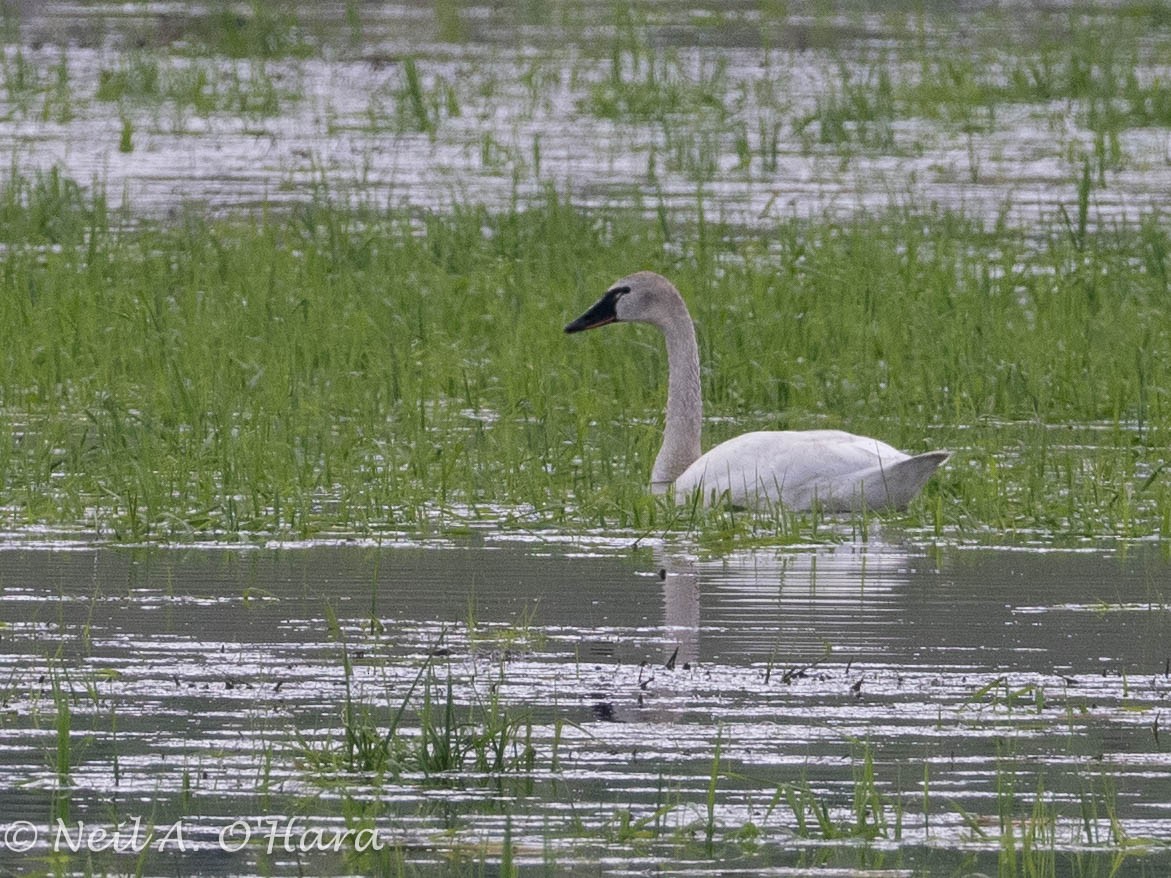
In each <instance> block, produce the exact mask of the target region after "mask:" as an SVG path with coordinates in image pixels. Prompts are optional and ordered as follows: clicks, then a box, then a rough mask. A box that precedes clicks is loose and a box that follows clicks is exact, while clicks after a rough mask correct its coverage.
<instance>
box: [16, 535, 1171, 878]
mask: <svg viewBox="0 0 1171 878" xmlns="http://www.w3.org/2000/svg"><path fill="white" fill-rule="evenodd" d="M1168 572H1169V565H1168V561H1167V559H1166V558H1165V556H1164V554H1163V553H1161V552H1159V551H1157V550H1155V549H1148V548H1146V547H1142V546H1139V547H1134V548H1132V549H1128V550H1126V551H1125V552H1100V551H1093V550H1086V551H1068V552H1067V551H1061V552H1038V551H1009V550H1000V549H965V548H956V547H947V548H931V547H925V546H917V545H908V546H902V545H891V544H884V543H882V542H881V541H872V542H870V543H867V544H854V545H849V546H839V547H836V548H827V547H821V548H809V549H788V550H783V551H778V550H775V549H769V550H757V551H742V552H737V553H735V554H733V555H731V556H728V557H724V558H719V559H713V560H700V559H697V558H695V557H691V556H688V555H687V554H686V553H685V552H683V551H681V550H680V551H679V552H672V551H671V550H669V549H663V548H659V549H633V550H602V549H598V548H597V547H590V546H586V545H577V546H575V545H572V544H569V545H560V546H548V545H541V544H515V543H494V542H492V541H491V540H489V541H488V542H487V543H479V544H467V545H448V546H436V547H410V546H399V547H388V548H381V549H379V548H376V547H368V546H367V547H361V546H354V547H346V546H332V547H309V548H305V549H280V550H260V549H258V550H253V551H237V550H217V549H194V550H179V549H155V548H152V549H141V550H136V549H107V548H63V549H57V550H42V549H35V548H16V549H10V550H7V551H4V552H0V589H2V591H0V595H2V598H0V680H2V681H3V683H2V688H0V696H2V701H0V704H2V708H0V788H2V789H4V790H5V795H4V796H3V798H2V799H0V825H3V826H5V827H6V828H5V832H9V831H13V830H12V827H19V828H20V829H21V831H23V832H24V833H25V836H20V835H18V836H15V837H9V838H8V840H9V843H10V847H11V846H13V844H14V843H15V844H16V845H17V846H18V845H19V844H22V843H23V841H24V840H25V838H26V836H27V837H28V838H31V839H32V841H33V842H34V844H33V846H32V850H31V851H29V852H28V853H21V854H17V853H15V852H14V851H12V850H10V849H5V850H0V863H3V864H5V865H4V866H3V868H8V869H21V870H25V869H29V870H31V871H32V872H36V871H39V870H40V869H41V868H43V863H44V862H45V861H44V860H43V859H42V858H43V857H44V856H45V855H46V854H47V853H48V852H49V850H50V849H54V850H57V851H58V852H61V853H67V852H68V845H69V843H70V839H72V843H73V844H74V846H78V838H79V837H81V836H79V833H80V832H81V831H82V830H81V829H80V828H79V827H81V826H82V824H84V826H85V827H86V828H87V829H86V831H92V830H93V829H94V827H104V828H105V829H106V830H107V831H109V832H112V831H113V830H114V828H115V827H116V826H117V825H118V824H119V823H120V822H121V823H122V824H123V838H124V840H125V841H126V843H127V844H128V845H132V844H133V841H132V840H131V839H130V838H129V836H130V833H131V827H132V825H133V824H132V822H131V821H133V820H134V818H136V817H139V818H141V820H142V821H143V824H144V825H146V824H148V823H151V822H152V821H153V825H154V827H155V831H156V833H157V835H156V837H155V838H154V839H153V840H152V842H151V845H148V846H147V848H146V854H145V856H144V859H143V862H144V863H145V869H144V874H148V875H164V874H190V873H191V872H195V871H198V872H200V873H202V874H294V873H297V872H298V871H310V872H320V873H322V874H334V873H349V872H354V871H356V872H359V873H369V872H370V871H373V870H374V866H372V861H371V860H370V859H368V858H369V857H371V856H373V855H372V854H371V853H370V852H369V850H368V848H362V847H361V845H360V844H359V845H358V848H359V853H358V854H355V853H354V846H353V845H351V846H350V847H349V850H350V853H349V855H348V859H347V855H346V854H344V853H334V852H332V851H327V852H324V853H323V852H321V850H320V849H319V848H320V847H321V846H322V844H323V842H322V841H321V838H322V834H323V833H326V832H327V831H328V832H341V831H343V830H344V829H345V828H346V827H350V828H351V830H354V829H356V828H359V827H361V826H368V827H369V828H370V829H371V831H373V832H376V833H378V837H380V838H381V839H383V841H384V842H385V843H386V844H387V845H388V846H389V847H391V848H396V849H397V852H396V853H395V854H394V857H401V858H402V859H403V860H405V862H406V863H407V864H408V865H409V866H411V867H415V868H418V869H420V870H422V871H424V872H430V871H436V872H446V871H449V870H457V871H458V869H457V867H458V868H463V869H467V870H470V871H475V870H476V869H478V868H481V867H482V866H486V868H488V870H489V871H490V872H491V871H492V870H494V869H496V868H497V866H496V865H495V864H499V863H500V862H501V851H502V845H503V844H504V841H505V838H506V833H507V834H508V837H510V839H511V842H512V845H513V846H514V849H515V854H514V862H515V863H517V864H520V865H522V866H524V867H526V868H531V870H532V871H534V872H535V871H536V870H537V869H541V870H552V871H554V872H556V873H559V874H560V873H565V872H570V873H572V872H580V873H589V874H628V873H629V872H631V871H634V872H638V871H642V870H645V869H651V868H658V867H659V864H662V865H661V867H662V871H663V872H664V873H667V874H674V873H676V872H680V871H688V873H689V874H710V873H714V872H715V871H719V870H720V869H721V868H726V867H728V866H731V865H736V866H737V867H738V868H744V869H746V870H748V871H750V872H760V871H761V870H766V869H769V870H774V871H773V872H772V873H773V874H797V872H793V871H790V870H799V869H804V868H812V867H814V866H819V865H820V866H823V867H830V866H833V867H837V868H840V869H841V870H842V871H840V872H834V873H832V874H844V875H878V874H881V875H903V874H913V873H914V871H915V870H917V869H919V870H924V869H926V870H928V871H929V873H930V874H950V873H951V872H952V870H956V874H969V873H972V872H976V871H984V872H986V873H989V874H995V873H996V870H997V864H998V856H999V855H998V851H999V849H1000V844H1001V839H1002V837H1003V835H1004V831H1005V829H1004V827H1005V824H1003V823H1001V822H1000V820H1001V818H1000V815H1001V814H1002V813H1006V814H1009V815H1010V816H1011V820H1014V821H1016V823H1009V824H1008V826H1010V827H1014V826H1015V827H1016V831H1017V832H1018V833H1021V834H1023V833H1024V832H1025V829H1026V828H1027V827H1028V826H1030V825H1032V826H1034V827H1044V828H1045V831H1046V832H1048V833H1049V834H1048V835H1044V836H1043V838H1042V840H1041V841H1038V840H1036V839H1034V843H1035V844H1036V845H1037V846H1038V847H1044V848H1046V849H1047V850H1049V851H1051V852H1053V853H1051V855H1052V856H1054V857H1056V860H1057V862H1058V864H1059V865H1058V871H1057V872H1056V874H1067V871H1066V870H1067V869H1072V868H1073V866H1074V865H1075V861H1079V862H1081V863H1082V866H1083V867H1085V868H1091V867H1095V868H1097V867H1101V868H1103V869H1104V870H1105V871H1101V872H1096V871H1084V872H1081V873H1078V874H1107V872H1108V871H1109V870H1108V869H1106V864H1107V863H1111V862H1113V858H1114V857H1115V856H1118V855H1119V851H1120V850H1122V849H1123V842H1124V840H1125V843H1126V844H1128V845H1130V846H1129V847H1127V848H1126V850H1127V851H1128V856H1126V857H1125V858H1123V859H1122V865H1121V867H1120V870H1119V871H1118V872H1117V873H1113V874H1118V875H1163V874H1166V872H1167V870H1168V869H1171V850H1169V848H1168V840H1169V839H1171V733H1168V732H1167V731H1166V724H1167V715H1168V712H1169V711H1168V698H1169V696H1171V677H1169V676H1168V663H1169V661H1171V648H1169V647H1168V644H1171V610H1169V608H1168V603H1167V601H1168V594H1167V585H1168V582H1169V581H1171V580H1169V578H1168ZM331 617H336V625H335V623H334V622H332V621H331ZM342 641H344V643H345V649H346V652H347V654H348V656H349V660H350V661H351V662H352V665H353V673H352V677H351V678H350V684H349V686H348V687H347V685H346V674H345V664H344V660H343V647H342ZM672 659H673V661H672ZM429 662H430V663H431V666H432V667H433V668H434V669H435V671H436V677H435V680H436V689H435V691H434V692H433V693H432V694H433V695H435V696H436V697H437V698H439V697H440V696H442V695H443V691H444V689H445V687H446V685H447V681H448V680H450V681H451V686H452V698H453V701H454V702H455V703H456V704H457V705H458V710H459V711H460V715H461V716H463V715H464V714H463V712H464V711H470V710H471V709H472V708H471V707H470V706H471V705H478V706H480V707H484V706H485V705H488V704H495V705H496V707H497V708H498V709H499V710H501V711H506V712H507V711H511V712H512V715H515V716H518V717H522V718H523V721H522V726H521V727H523V728H525V729H527V731H526V732H525V736H524V740H525V741H527V742H528V745H529V746H531V748H532V751H531V752H532V757H531V760H530V761H529V762H528V763H526V764H525V765H523V766H519V767H518V766H517V765H512V766H511V767H509V768H505V769H503V770H498V771H483V770H477V769H476V768H475V766H474V765H472V764H471V763H468V764H467V765H465V768H464V770H463V771H458V772H450V773H446V774H444V773H439V774H431V775H429V776H427V775H425V774H424V773H423V772H421V771H419V770H418V769H417V768H413V767H410V766H408V767H406V768H405V769H404V770H403V771H401V772H398V773H395V772H388V773H386V774H383V775H381V776H380V775H378V774H377V773H368V772H367V773H364V772H361V771H349V770H347V769H346V768H345V767H344V766H339V765H335V766H334V767H333V768H331V769H323V768H322V767H321V765H320V763H318V764H315V763H314V760H313V758H312V754H314V753H317V754H319V755H320V754H323V753H326V752H332V753H337V752H340V751H339V750H338V749H337V748H338V747H339V745H340V742H341V741H342V740H343V737H344V736H343V729H344V724H343V715H344V711H345V705H346V703H347V691H348V692H349V703H350V705H351V709H353V710H357V711H358V713H359V714H360V715H362V716H367V715H368V717H369V719H370V721H371V722H372V723H373V724H374V726H376V727H377V728H378V729H380V730H385V729H386V728H387V727H388V725H389V723H390V721H391V716H392V715H393V713H394V712H395V711H396V710H397V708H398V706H399V705H400V704H402V703H403V702H404V701H407V702H409V707H408V710H407V712H406V716H407V719H406V720H404V724H403V734H404V736H405V737H406V738H407V739H414V738H416V737H417V735H418V734H419V723H420V720H419V711H420V710H421V709H422V688H421V687H420V686H419V683H418V678H419V674H420V670H421V669H423V668H424V667H425V666H427V665H428V663H429ZM668 665H670V667H668ZM412 685H414V686H415V688H414V689H413V690H412ZM494 699H495V700H494ZM63 702H67V703H68V716H69V722H68V738H69V745H70V746H69V752H68V756H67V758H66V757H62V756H59V755H58V746H59V741H60V734H61V733H60V731H59V727H58V720H59V719H60V717H61V716H62V715H63V713H62V708H61V704H62V703H63ZM522 749H523V748H522ZM867 751H868V752H869V753H870V755H871V758H872V760H873V766H874V768H873V774H874V782H873V784H872V786H871V787H869V788H868V789H872V790H873V791H874V793H875V796H876V798H874V799H873V800H872V805H871V809H870V811H869V813H870V815H871V817H874V816H875V815H876V814H881V815H882V816H883V817H884V818H885V821H886V823H885V824H884V825H883V829H882V831H874V832H871V835H874V836H875V837H874V838H872V839H871V840H870V841H869V842H866V843H864V842H863V841H862V840H860V839H859V838H841V839H827V838H824V837H823V835H824V833H819V832H817V831H810V830H809V828H808V826H807V828H806V831H805V833H804V834H803V833H802V832H801V824H800V822H799V821H798V820H797V819H796V817H795V814H794V811H793V809H792V807H791V806H790V805H789V804H787V800H786V799H785V798H784V796H783V795H782V797H781V798H780V799H779V801H777V802H774V795H775V794H776V793H777V791H778V789H779V788H781V789H783V788H788V789H789V791H790V794H795V791H802V790H806V789H807V790H808V795H809V796H810V797H812V799H813V800H814V801H816V802H817V803H819V805H824V806H825V807H826V808H827V809H828V811H827V812H826V813H827V814H829V815H831V816H832V818H833V819H834V820H835V821H836V823H838V824H841V825H849V824H851V823H852V821H853V820H854V816H853V811H852V808H853V801H854V796H855V795H856V793H857V791H858V789H859V786H858V784H859V780H858V779H859V775H860V772H862V770H863V766H864V764H865V758H866V752H867ZM509 752H516V751H515V750H510V751H509ZM717 756H718V762H717V766H716V775H717V782H716V784H715V788H714V789H715V793H714V798H713V799H712V800H711V801H712V802H713V806H712V811H711V812H710V817H711V820H710V826H711V835H712V848H711V850H710V852H709V850H708V849H707V847H706V834H707V831H708V828H707V827H708V826H709V812H708V801H709V799H708V796H709V789H710V785H711V777H712V768H713V760H714V759H717ZM925 779H926V790H925V789H924V786H925V783H924V781H925ZM65 790H67V794H66V795H60V793H61V792H62V791H65ZM55 792H56V798H55ZM55 801H56V805H55V804H54V803H55ZM770 803H772V804H773V805H774V807H772V808H770ZM55 807H56V808H57V809H58V810H56V811H55V810H54V808H55ZM1037 809H1040V810H1037ZM66 811H67V819H66V822H65V823H63V824H62V825H61V826H58V825H57V824H56V823H55V821H54V820H53V819H52V818H53V816H54V815H55V814H57V815H63V814H65V812H66ZM811 813H812V812H811ZM1036 814H1041V815H1042V816H1044V817H1045V819H1044V820H1034V822H1033V823H1032V824H1030V823H1029V820H1030V818H1031V817H1034V818H1035V817H1036ZM896 815H897V820H898V826H897V830H896ZM1046 815H1048V816H1046ZM293 816H296V818H297V822H295V823H294V824H291V825H290V824H289V823H288V820H289V819H291V817H293ZM363 820H365V821H366V822H363ZM807 820H808V823H810V824H812V823H814V821H813V817H812V816H809V817H807ZM21 821H28V823H27V824H24V823H21ZM239 821H244V824H246V826H245V825H244V824H241V823H239ZM749 825H750V826H752V827H755V828H754V829H749V830H746V829H745V827H746V826H749ZM1112 826H1113V828H1112ZM167 831H169V832H170V833H171V835H170V837H169V840H163V835H164V833H165V832H167ZM62 832H65V833H66V834H65V835H62ZM70 832H72V835H70V834H69V833H70ZM221 833H225V835H223V836H221ZM282 833H284V834H282ZM307 833H308V835H307ZM314 833H316V834H314ZM1112 833H1113V835H1112ZM176 835H178V836H181V838H178V839H177V838H176ZM245 836H247V838H245ZM86 838H90V837H88V836H86ZM143 838H145V830H143V831H142V834H141V835H140V836H139V839H140V844H141V839H143ZM307 839H308V840H307ZM245 841H247V844H245V843H244V842H245ZM1019 841H1020V840H1019V838H1018V844H1019ZM1042 841H1043V842H1044V843H1042ZM286 844H287V845H289V847H291V850H286V849H285V848H284V847H282V846H283V845H286ZM87 845H89V846H90V847H91V848H92V847H95V846H100V845H99V843H98V842H94V841H92V838H90V840H88V841H84V842H82V843H81V844H80V847H81V849H82V852H81V853H80V854H75V855H73V856H72V858H70V859H68V860H66V861H65V864H64V865H63V866H62V867H61V869H60V871H62V872H63V873H74V872H79V871H81V870H82V868H83V864H84V862H85V853H86V846H87ZM160 845H161V846H162V849H161V850H160ZM168 845H169V846H168ZM315 845H316V846H315ZM237 846H240V847H242V849H241V850H238V851H237V850H235V848H236V847H237ZM89 853H90V854H91V855H92V856H94V857H96V858H97V859H96V861H97V862H98V863H99V864H103V868H110V869H113V870H115V871H116V870H117V869H119V868H129V866H128V865H127V864H129V863H133V862H135V859H134V856H133V855H132V854H131V853H124V854H114V853H110V852H95V851H94V850H90V851H89ZM363 857H366V858H367V859H363ZM1078 858H1080V860H1079V859H1078ZM37 863H41V864H42V866H38V865H37ZM721 863H722V864H723V866H720V864H721ZM477 864H479V865H477ZM1095 864H1097V866H1095ZM937 870H946V871H945V872H940V871H937ZM1069 873H1070V874H1073V872H1069ZM800 874H805V873H804V872H801V873H800ZM819 874H821V873H819Z"/></svg>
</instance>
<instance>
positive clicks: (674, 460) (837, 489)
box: [565, 271, 950, 512]
mask: <svg viewBox="0 0 1171 878" xmlns="http://www.w3.org/2000/svg"><path fill="white" fill-rule="evenodd" d="M620 320H621V321H633V322H640V323H650V324H652V325H654V326H657V327H659V329H661V330H662V331H663V335H664V336H665V338H666V341H667V373H668V379H667V417H666V428H665V430H664V433H663V447H662V448H661V449H660V450H659V456H658V457H657V458H656V459H655V466H654V470H653V471H652V473H651V490H653V491H654V492H655V493H665V492H666V491H668V490H669V489H671V488H672V487H673V488H674V491H675V499H676V502H679V503H683V502H685V501H686V500H687V499H688V498H689V497H690V496H692V492H694V491H696V490H700V491H701V492H702V500H703V502H704V503H712V502H717V501H720V500H722V499H724V498H725V497H726V499H728V500H729V501H730V502H731V503H732V504H734V505H736V506H746V507H751V508H757V509H768V508H771V507H775V506H777V505H778V504H780V505H782V506H784V507H786V508H788V509H791V510H808V509H811V508H814V507H817V508H819V509H821V510H822V511H824V512H848V511H853V510H857V509H860V508H866V509H875V510H878V509H902V508H903V507H905V506H906V505H907V504H908V503H910V502H911V500H912V499H913V498H914V497H915V495H916V494H918V493H919V491H920V490H921V489H922V487H923V485H924V484H926V482H927V480H928V479H929V478H930V477H931V474H932V473H933V472H934V471H935V469H936V467H938V466H939V465H940V464H941V463H943V462H944V461H945V460H947V459H948V457H949V456H950V453H949V452H946V451H929V452H927V453H926V454H919V455H915V456H914V457H911V456H909V455H906V454H903V452H901V451H898V450H897V449H895V448H892V447H891V446H889V445H887V444H886V443H885V442H879V441H878V440H877V439H870V438H867V437H866V436H855V435H853V434H852V433H844V432H842V431H840V430H802V431H792V430H784V431H760V432H754V433H745V434H744V435H742V436H737V437H736V438H735V439H729V440H728V441H727V442H723V443H721V444H719V445H717V446H716V447H715V448H713V449H711V451H709V452H708V453H707V454H701V453H700V443H699V437H700V431H701V429H702V423H703V400H702V398H701V390H700V380H699V347H698V346H697V345H696V343H695V326H694V324H693V323H692V322H691V315H690V314H689V313H688V311H687V305H686V304H684V302H683V297H682V296H680V295H679V291H678V290H677V289H675V287H674V286H673V285H672V284H671V282H670V281H669V280H667V279H666V278H665V277H663V276H661V275H658V274H655V273H654V272H652V271H640V272H637V273H635V274H632V275H630V276H628V277H624V278H623V279H622V280H620V281H618V282H617V283H615V284H614V285H613V286H612V287H610V289H609V290H608V291H607V292H606V294H605V295H604V296H602V298H601V299H599V300H598V301H597V302H596V303H595V304H594V306H593V307H592V308H590V309H589V310H588V311H586V313H585V314H583V315H582V316H581V317H579V318H577V319H576V320H574V321H573V322H572V323H570V324H569V325H568V326H566V327H565V331H566V332H582V331H583V330H586V329H593V328H594V327H597V326H605V325H606V324H607V323H615V322H617V321H620Z"/></svg>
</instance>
